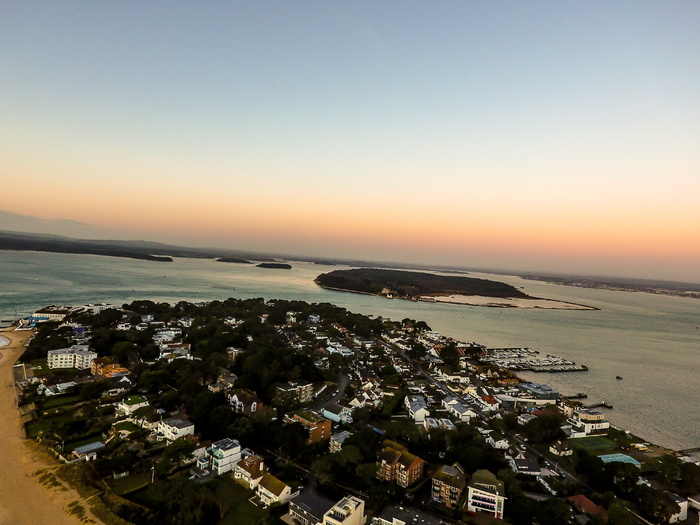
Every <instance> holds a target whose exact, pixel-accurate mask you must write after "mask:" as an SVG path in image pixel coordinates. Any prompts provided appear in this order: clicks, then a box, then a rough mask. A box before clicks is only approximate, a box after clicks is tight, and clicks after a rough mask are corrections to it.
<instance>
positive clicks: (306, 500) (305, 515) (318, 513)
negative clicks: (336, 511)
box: [289, 490, 335, 525]
mask: <svg viewBox="0 0 700 525" xmlns="http://www.w3.org/2000/svg"><path fill="white" fill-rule="evenodd" d="M333 505H335V504H334V503H333V501H331V500H329V499H327V498H324V497H323V496H320V495H318V494H316V493H315V492H314V491H312V490H307V491H304V492H302V493H301V494H299V495H298V496H295V497H293V498H292V499H290V500H289V517H290V518H291V520H292V521H294V522H298V523H302V524H303V525H321V524H322V523H323V516H324V515H325V514H326V512H328V511H329V510H331V509H332V508H333Z"/></svg>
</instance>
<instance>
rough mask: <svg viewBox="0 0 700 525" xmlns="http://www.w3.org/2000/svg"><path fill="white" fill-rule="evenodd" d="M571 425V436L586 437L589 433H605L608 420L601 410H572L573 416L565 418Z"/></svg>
mask: <svg viewBox="0 0 700 525" xmlns="http://www.w3.org/2000/svg"><path fill="white" fill-rule="evenodd" d="M566 422H567V423H568V424H569V425H571V437H572V438H577V437H586V436H588V435H590V434H607V433H608V429H609V428H610V422H609V421H608V420H607V419H605V416H604V415H603V413H602V412H599V411H598V410H591V409H587V408H585V409H581V410H574V413H573V416H572V417H570V418H569V419H567V420H566Z"/></svg>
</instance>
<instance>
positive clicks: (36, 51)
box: [0, 1, 700, 282]
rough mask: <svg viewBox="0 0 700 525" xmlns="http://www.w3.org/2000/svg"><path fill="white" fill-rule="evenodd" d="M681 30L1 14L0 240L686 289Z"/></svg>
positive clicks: (330, 9) (617, 11) (694, 188)
mask: <svg viewBox="0 0 700 525" xmlns="http://www.w3.org/2000/svg"><path fill="white" fill-rule="evenodd" d="M699 17H700V7H699V6H698V4H693V3H650V2H639V3H633V4H621V3H614V4H594V5H586V4H580V3H573V2H563V3H553V2H551V3H539V4H523V3H520V2H494V3H488V4H478V3H451V2H435V3H432V2H431V3H430V4H409V5H406V4H404V3H398V2H386V3H381V4H375V3H356V4H355V3H353V4H352V5H351V4H347V3H341V2H308V1H303V2H299V3H293V4H286V3H281V4H278V3H274V4H266V3H265V2H262V3H232V4H213V5H209V6H206V7H200V6H195V5H192V4H188V3H180V2H169V3H157V2H156V3H152V4H146V5H144V4H141V3H136V2H120V3H115V4H105V3H97V4H86V3H78V2H71V1H68V2H54V3H52V2H49V3H46V4H41V5H39V4H36V3H12V4H6V5H5V6H3V8H2V16H0V61H1V62H2V63H3V64H4V68H3V69H4V74H3V75H2V76H0V173H2V180H3V198H2V201H1V202H0V210H3V211H4V212H8V213H4V214H2V215H0V218H2V221H3V222H4V224H1V223H0V230H17V229H20V230H25V231H40V230H41V231H44V232H49V233H63V234H65V235H69V236H77V237H90V238H121V239H145V240H154V241H162V242H170V243H177V244H183V245H189V246H207V247H222V248H230V249H240V250H252V251H261V252H273V253H288V254H297V255H305V256H319V257H340V258H352V259H364V260H377V261H396V262H409V263H425V264H440V265H454V266H463V267H477V268H494V269H504V270H513V271H519V270H521V271H541V272H557V273H567V272H571V273H583V274H591V275H609V276H629V277H650V278H659V279H667V280H678V281H691V282H700V198H699V196H700V90H698V89H697V86H698V85H700V60H698V59H697V58H698V56H700V33H699V32H698V31H697V27H696V24H695V23H694V21H697V20H698V19H699ZM23 216H26V217H23ZM30 217H31V218H34V219H29V218H30ZM36 218H38V219H41V220H35V219H36ZM25 219H26V220H25ZM55 219H67V220H70V221H76V222H75V223H67V222H61V221H55ZM0 256H1V255H0Z"/></svg>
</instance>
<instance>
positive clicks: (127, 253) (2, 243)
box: [0, 232, 172, 262]
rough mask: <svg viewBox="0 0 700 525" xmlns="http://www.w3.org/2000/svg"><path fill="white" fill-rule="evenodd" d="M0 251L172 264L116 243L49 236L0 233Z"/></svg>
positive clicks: (146, 250) (143, 251)
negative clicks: (95, 256) (97, 256)
mask: <svg viewBox="0 0 700 525" xmlns="http://www.w3.org/2000/svg"><path fill="white" fill-rule="evenodd" d="M0 250H28V251H36V252H53V253H79V254H87V255H106V256H109V257H126V258H129V259H140V260H145V261H156V262H172V259H171V258H170V257H166V256H163V255H153V251H151V250H148V249H146V248H139V247H136V246H128V245H126V243H118V242H116V241H114V242H111V241H81V240H78V239H69V238H62V237H58V236H56V237H53V236H49V235H29V234H16V233H11V232H0Z"/></svg>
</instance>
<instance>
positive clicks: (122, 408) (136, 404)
mask: <svg viewBox="0 0 700 525" xmlns="http://www.w3.org/2000/svg"><path fill="white" fill-rule="evenodd" d="M147 406H148V399H146V398H145V397H141V396H130V397H128V398H126V399H124V400H122V401H119V402H118V403H115V404H114V410H115V412H116V413H117V414H119V415H125V416H128V415H131V414H133V413H134V412H136V411H137V410H138V409H139V408H142V407H147Z"/></svg>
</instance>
